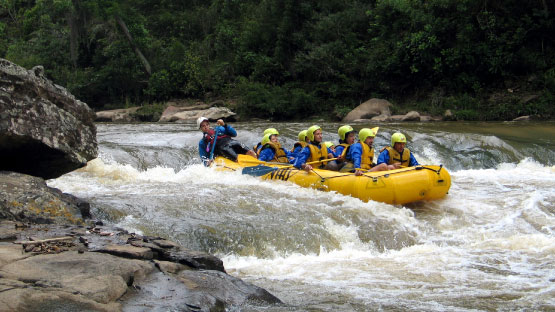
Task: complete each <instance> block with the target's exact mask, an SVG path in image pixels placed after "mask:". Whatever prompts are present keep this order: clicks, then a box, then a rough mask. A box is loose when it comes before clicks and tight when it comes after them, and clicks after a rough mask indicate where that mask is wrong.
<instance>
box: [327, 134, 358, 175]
mask: <svg viewBox="0 0 555 312" xmlns="http://www.w3.org/2000/svg"><path fill="white" fill-rule="evenodd" d="M337 135H339V144H338V145H335V149H334V150H333V155H334V156H335V157H336V158H337V160H334V161H333V162H334V163H335V164H336V166H337V170H339V171H342V168H343V167H344V166H345V165H346V164H347V162H346V157H347V155H348V152H349V147H350V146H351V145H352V144H353V143H355V135H356V131H355V130H354V129H353V127H351V126H349V125H344V126H341V127H339V129H337ZM352 168H353V167H352V166H351V169H352Z"/></svg>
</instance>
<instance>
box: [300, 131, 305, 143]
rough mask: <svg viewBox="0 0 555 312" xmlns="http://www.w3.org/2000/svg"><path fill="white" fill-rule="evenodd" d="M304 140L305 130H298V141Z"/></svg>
mask: <svg viewBox="0 0 555 312" xmlns="http://www.w3.org/2000/svg"><path fill="white" fill-rule="evenodd" d="M305 140H306V130H303V131H301V132H299V141H301V142H304V141H305Z"/></svg>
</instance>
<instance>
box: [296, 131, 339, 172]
mask: <svg viewBox="0 0 555 312" xmlns="http://www.w3.org/2000/svg"><path fill="white" fill-rule="evenodd" d="M306 136H307V137H308V140H309V141H310V142H309V143H308V145H307V146H306V147H305V148H303V149H302V150H301V152H300V153H299V154H298V155H297V157H296V160H295V163H294V166H295V168H298V169H303V170H305V171H307V172H310V171H311V170H312V169H313V167H312V166H311V165H309V164H306V163H307V162H313V161H322V162H320V163H319V165H318V166H317V167H318V168H319V169H327V170H333V168H330V167H331V166H328V165H327V164H326V163H325V162H324V161H323V160H326V159H328V158H333V152H332V151H331V149H329V148H327V147H326V146H325V145H324V144H323V143H322V129H321V128H320V127H319V126H316V125H314V126H312V127H310V128H308V130H307V131H306Z"/></svg>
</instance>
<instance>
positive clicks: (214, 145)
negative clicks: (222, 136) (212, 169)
mask: <svg viewBox="0 0 555 312" xmlns="http://www.w3.org/2000/svg"><path fill="white" fill-rule="evenodd" d="M216 140H218V128H216V130H215V131H214V144H212V150H211V151H210V159H209V160H208V165H209V166H210V165H211V164H212V161H213V160H214V150H215V149H216Z"/></svg>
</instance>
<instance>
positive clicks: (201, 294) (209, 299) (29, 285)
mask: <svg viewBox="0 0 555 312" xmlns="http://www.w3.org/2000/svg"><path fill="white" fill-rule="evenodd" d="M97 223H98V224H99V225H94V226H84V225H57V224H49V225H39V224H27V223H23V222H18V221H8V220H0V307H3V308H0V310H4V309H5V310H7V311H147V310H149V311H150V310H154V311H228V310H237V311H239V310H242V309H244V308H245V309H250V310H258V309H261V308H262V309H267V308H268V307H270V306H272V305H276V304H281V301H280V300H279V299H278V298H276V297H275V296H273V295H272V294H270V293H269V292H268V291H266V290H264V289H262V288H260V287H257V286H254V285H252V284H249V283H246V282H244V281H242V280H240V279H238V278H235V277H232V276H230V275H228V274H227V273H226V272H225V269H224V266H223V263H222V261H221V260H220V259H218V258H217V257H214V256H212V255H209V254H206V253H202V252H198V251H191V250H188V249H186V248H183V247H181V246H179V245H178V244H176V243H174V242H171V241H168V240H165V239H163V238H160V237H150V236H142V235H137V234H134V233H129V232H127V231H125V230H123V229H119V228H115V227H110V226H103V225H101V222H97Z"/></svg>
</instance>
